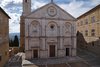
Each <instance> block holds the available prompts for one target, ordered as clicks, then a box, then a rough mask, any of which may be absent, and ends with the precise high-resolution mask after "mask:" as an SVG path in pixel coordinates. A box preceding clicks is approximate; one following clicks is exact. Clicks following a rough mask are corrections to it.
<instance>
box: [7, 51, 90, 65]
mask: <svg viewBox="0 0 100 67" xmlns="http://www.w3.org/2000/svg"><path fill="white" fill-rule="evenodd" d="M82 54H83V53H82ZM82 54H80V56H81V55H82ZM83 55H84V54H83ZM83 55H82V56H83ZM23 61H25V53H18V54H16V55H15V56H13V57H12V58H11V59H10V60H9V62H8V64H7V65H6V67H90V66H89V65H88V64H87V63H86V62H84V61H83V60H82V59H81V58H79V57H78V56H77V57H65V58H51V59H39V60H37V59H35V60H31V61H29V60H28V61H25V62H24V64H26V65H25V66H24V65H23V63H22V62H23ZM30 63H32V64H30ZM27 64H30V65H29V66H27Z"/></svg>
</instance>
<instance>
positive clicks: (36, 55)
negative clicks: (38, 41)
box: [33, 50, 38, 58]
mask: <svg viewBox="0 0 100 67" xmlns="http://www.w3.org/2000/svg"><path fill="white" fill-rule="evenodd" d="M33 52H34V58H38V50H34V51H33Z"/></svg>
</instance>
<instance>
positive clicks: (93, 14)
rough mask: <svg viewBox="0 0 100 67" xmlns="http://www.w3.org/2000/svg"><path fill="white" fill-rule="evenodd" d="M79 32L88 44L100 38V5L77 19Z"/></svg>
mask: <svg viewBox="0 0 100 67" xmlns="http://www.w3.org/2000/svg"><path fill="white" fill-rule="evenodd" d="M77 31H79V32H81V33H82V34H83V36H84V38H85V40H86V41H87V43H89V42H92V41H96V40H98V39H99V38H100V4H99V5H97V6H96V7H94V8H93V9H91V10H89V11H88V12H86V13H84V14H82V15H81V16H79V17H78V18H77Z"/></svg>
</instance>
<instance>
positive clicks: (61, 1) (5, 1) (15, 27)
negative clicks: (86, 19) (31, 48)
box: [0, 0, 100, 33]
mask: <svg viewBox="0 0 100 67" xmlns="http://www.w3.org/2000/svg"><path fill="white" fill-rule="evenodd" d="M50 1H51V0H32V10H33V11H34V10H35V9H38V8H39V7H41V6H43V5H45V4H47V3H49V2H50ZM54 2H55V3H56V4H57V5H59V6H60V7H61V8H62V9H64V10H66V11H67V12H68V13H70V14H71V15H72V16H74V17H75V18H77V17H78V16H80V15H82V14H83V13H85V12H87V11H88V10H90V9H92V8H93V7H95V6H97V5H98V4H100V0H54ZM0 7H2V8H3V9H4V10H5V11H6V12H7V13H8V14H9V16H10V17H11V19H10V21H9V22H10V23H9V26H10V27H9V31H10V33H18V32H20V25H19V22H20V16H21V14H22V0H0Z"/></svg>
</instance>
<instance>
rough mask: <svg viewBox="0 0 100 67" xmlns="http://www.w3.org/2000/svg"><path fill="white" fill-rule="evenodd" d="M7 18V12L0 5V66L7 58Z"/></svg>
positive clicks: (1, 66)
mask: <svg viewBox="0 0 100 67" xmlns="http://www.w3.org/2000/svg"><path fill="white" fill-rule="evenodd" d="M9 19H10V17H9V16H8V15H7V13H6V12H5V11H4V10H3V9H2V8H1V7H0V67H3V66H4V64H5V63H6V62H7V61H8V59H9Z"/></svg>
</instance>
